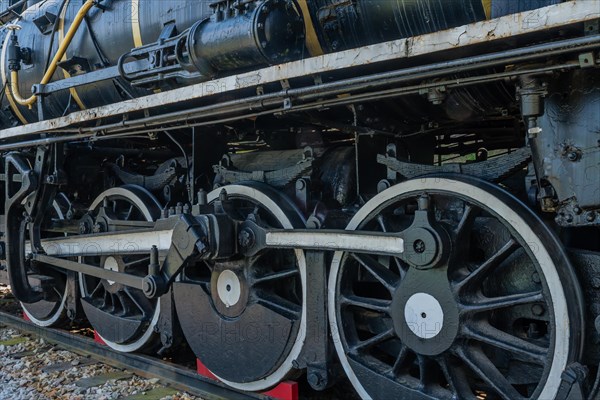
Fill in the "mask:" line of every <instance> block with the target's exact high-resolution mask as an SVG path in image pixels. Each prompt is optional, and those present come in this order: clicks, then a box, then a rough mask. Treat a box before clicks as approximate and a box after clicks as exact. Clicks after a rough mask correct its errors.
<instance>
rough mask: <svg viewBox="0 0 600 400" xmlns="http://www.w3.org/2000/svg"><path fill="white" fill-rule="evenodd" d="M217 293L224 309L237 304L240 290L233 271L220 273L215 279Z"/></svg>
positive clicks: (237, 279)
mask: <svg viewBox="0 0 600 400" xmlns="http://www.w3.org/2000/svg"><path fill="white" fill-rule="evenodd" d="M217 292H218V293H219V299H221V301H222V302H223V304H225V307H231V306H234V305H236V304H237V302H238V301H239V300H240V296H241V294H242V288H241V285H240V280H239V278H238V277H237V275H236V274H235V273H234V272H233V271H230V270H228V269H226V270H225V271H223V272H221V274H220V275H219V278H218V279H217Z"/></svg>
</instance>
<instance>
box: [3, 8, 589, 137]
mask: <svg viewBox="0 0 600 400" xmlns="http://www.w3.org/2000/svg"><path fill="white" fill-rule="evenodd" d="M598 5H599V3H598V1H596V0H593V1H573V2H566V3H563V4H559V5H555V6H550V7H546V8H543V9H538V10H532V11H527V12H524V13H520V14H514V15H509V16H505V17H501V18H498V19H495V20H489V21H483V22H477V23H474V24H470V25H466V26H462V27H458V28H453V29H449V30H446V31H442V32H435V33H431V34H425V35H422V36H417V37H413V38H409V39H400V40H395V41H391V42H385V43H378V44H375V45H370V46H365V47H361V48H358V49H352V50H347V51H343V52H338V53H332V54H326V55H323V56H318V57H313V58H308V59H303V60H299V61H294V62H291V63H287V64H282V65H276V66H272V67H268V68H263V69H259V70H255V71H251V72H247V73H242V74H237V75H233V76H228V77H224V78H219V79H215V80H212V81H208V82H203V83H199V84H196V85H192V86H187V87H184V88H180V89H175V90H170V91H167V92H164V93H157V94H153V95H149V96H145V97H141V98H139V99H133V100H127V101H122V102H118V103H114V104H110V105H108V106H103V107H97V108H92V109H88V110H84V111H78V112H74V113H72V114H69V115H67V116H65V117H61V118H55V119H52V120H47V121H41V122H36V123H32V124H28V125H24V126H18V127H14V128H10V129H5V130H3V131H1V132H0V140H2V139H15V138H18V137H21V136H26V135H31V134H36V133H42V132H48V131H59V132H60V131H69V128H71V129H72V128H75V127H77V126H79V125H80V124H82V123H84V122H87V121H94V120H98V119H100V118H108V117H114V116H120V115H123V114H126V113H129V112H134V111H137V110H140V109H153V108H156V107H166V106H169V105H173V104H177V103H183V102H187V101H192V100H197V99H201V98H206V97H208V96H212V95H219V94H225V93H227V92H232V91H235V90H239V89H244V88H251V87H256V86H261V85H265V84H267V83H273V82H278V81H282V80H286V79H292V78H295V77H300V76H306V75H315V74H321V73H325V72H328V71H334V70H343V69H347V68H352V67H356V66H364V65H369V64H373V63H377V62H383V61H392V60H396V61H400V60H404V59H409V58H413V57H417V56H422V55H426V54H432V53H436V52H441V51H445V50H455V49H460V48H465V47H468V46H472V45H477V44H485V43H490V44H491V43H494V42H497V41H501V40H503V39H508V38H513V37H514V36H517V35H526V34H533V33H543V32H550V31H551V30H553V29H557V28H559V27H563V26H567V25H572V24H576V23H582V22H584V21H590V20H594V19H597V18H599V17H600V11H598V7H597V6H598Z"/></svg>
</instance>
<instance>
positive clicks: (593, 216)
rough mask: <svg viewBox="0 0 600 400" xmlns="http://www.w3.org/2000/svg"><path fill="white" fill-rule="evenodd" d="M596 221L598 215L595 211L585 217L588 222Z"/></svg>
mask: <svg viewBox="0 0 600 400" xmlns="http://www.w3.org/2000/svg"><path fill="white" fill-rule="evenodd" d="M595 219H596V213H595V212H593V211H590V212H589V213H587V215H586V216H585V220H586V221H587V222H594V220H595Z"/></svg>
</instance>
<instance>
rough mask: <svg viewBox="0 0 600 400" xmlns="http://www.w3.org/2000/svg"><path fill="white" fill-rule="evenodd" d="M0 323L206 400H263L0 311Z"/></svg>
mask: <svg viewBox="0 0 600 400" xmlns="http://www.w3.org/2000/svg"><path fill="white" fill-rule="evenodd" d="M0 324H2V325H6V326H9V327H11V328H14V329H17V330H19V331H21V332H25V333H28V334H31V335H34V336H36V337H39V338H42V339H44V340H46V341H48V342H50V343H54V344H57V345H59V346H60V347H62V348H66V349H67V350H70V351H72V352H74V353H77V354H81V355H84V356H90V357H93V358H94V359H96V360H98V361H100V362H102V363H104V364H107V365H111V366H113V367H115V368H120V369H127V370H129V371H131V372H134V373H135V374H137V375H140V376H142V377H145V378H158V379H160V381H161V382H162V383H165V384H168V385H170V386H171V387H173V388H175V389H177V390H182V391H185V392H188V393H191V394H193V395H196V396H201V397H202V398H204V399H207V400H221V399H232V400H247V399H264V398H265V396H264V395H260V394H254V393H242V392H239V391H237V390H235V389H231V388H228V387H226V386H225V385H224V384H222V383H219V382H217V381H214V380H212V379H209V378H205V377H203V376H202V375H199V374H197V373H196V371H194V370H193V369H190V368H186V367H182V366H180V365H176V364H172V363H169V362H165V361H162V360H159V359H156V358H153V357H150V356H146V355H141V354H134V353H121V352H117V351H115V350H112V349H111V348H110V347H108V346H105V345H101V344H99V343H96V342H95V341H94V340H93V339H90V338H88V337H85V336H82V335H77V334H73V333H70V332H66V331H61V330H58V329H52V328H43V329H42V328H40V327H38V326H36V325H34V324H32V323H30V322H27V321H25V320H23V319H22V318H19V317H17V316H14V315H11V314H8V313H6V312H0Z"/></svg>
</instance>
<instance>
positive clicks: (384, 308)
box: [339, 294, 392, 315]
mask: <svg viewBox="0 0 600 400" xmlns="http://www.w3.org/2000/svg"><path fill="white" fill-rule="evenodd" d="M339 303H340V305H341V306H343V307H344V306H345V307H348V306H353V307H360V308H364V309H366V310H371V311H376V312H380V313H385V314H388V315H389V314H390V307H391V305H392V301H391V300H382V299H374V298H369V297H362V296H357V295H354V294H349V295H340V299H339Z"/></svg>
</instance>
